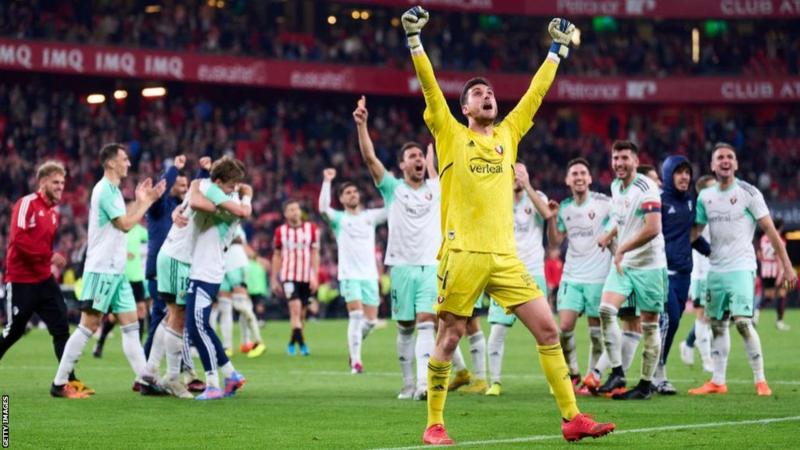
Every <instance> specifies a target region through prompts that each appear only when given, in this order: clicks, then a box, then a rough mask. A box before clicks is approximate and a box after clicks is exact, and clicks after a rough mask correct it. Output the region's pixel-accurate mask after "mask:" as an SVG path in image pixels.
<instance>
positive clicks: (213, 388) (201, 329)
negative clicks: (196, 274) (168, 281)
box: [186, 280, 245, 400]
mask: <svg viewBox="0 0 800 450" xmlns="http://www.w3.org/2000/svg"><path fill="white" fill-rule="evenodd" d="M218 290H219V285H218V284H211V283H205V282H202V281H197V280H191V281H190V286H189V291H188V295H187V297H186V310H187V317H186V319H187V320H186V327H187V329H188V330H189V332H190V333H191V337H192V341H193V342H194V344H195V346H196V347H197V352H198V353H199V354H200V359H201V360H202V361H203V368H204V369H205V371H206V385H207V387H206V390H205V391H204V392H203V394H201V395H199V396H198V397H197V400H215V399H219V398H222V397H223V396H224V397H228V396H232V395H233V394H235V393H236V391H237V390H238V389H239V388H241V387H242V386H243V385H244V383H245V379H244V377H243V376H242V375H241V374H240V373H239V372H237V371H236V369H235V368H234V367H233V364H232V363H231V362H230V360H229V359H228V357H227V355H226V354H225V349H224V347H223V346H222V342H220V340H219V338H218V337H217V334H216V333H215V332H214V329H213V328H211V325H210V323H209V315H210V314H211V303H212V299H213V298H214V297H215V296H216V295H217V291H218ZM218 369H221V371H222V374H223V376H224V377H225V385H224V390H221V389H220V385H219V375H218V373H217V370H218Z"/></svg>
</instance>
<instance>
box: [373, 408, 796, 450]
mask: <svg viewBox="0 0 800 450" xmlns="http://www.w3.org/2000/svg"><path fill="white" fill-rule="evenodd" d="M793 421H800V416H790V417H774V418H771V419H757V420H740V421H737V422H709V423H689V424H684V425H668V426H663V427H650V428H634V429H631V430H618V431H614V432H613V433H612V434H615V435H616V434H634V433H652V432H659V431H676V430H691V429H697V428H715V427H730V426H735V425H766V424H770V423H778V422H793ZM563 438H564V437H563V436H562V435H560V434H552V435H540V436H527V437H519V438H509V439H493V440H487V441H467V442H458V443H457V444H458V446H459V447H474V446H487V445H497V444H516V443H522V442H535V441H546V440H550V439H563ZM431 447H435V446H430V445H414V446H410V447H386V448H379V449H375V450H414V449H422V448H431Z"/></svg>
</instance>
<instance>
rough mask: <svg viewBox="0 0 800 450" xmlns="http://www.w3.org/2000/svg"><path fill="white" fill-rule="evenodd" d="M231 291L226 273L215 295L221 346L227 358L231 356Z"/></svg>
mask: <svg viewBox="0 0 800 450" xmlns="http://www.w3.org/2000/svg"><path fill="white" fill-rule="evenodd" d="M231 290H232V287H231V285H230V283H229V281H228V273H226V274H225V279H224V280H223V281H222V287H221V288H220V290H219V294H218V295H217V314H218V317H219V331H220V336H221V337H222V345H223V347H225V354H226V355H228V356H229V357H230V356H232V355H233V299H232V298H231Z"/></svg>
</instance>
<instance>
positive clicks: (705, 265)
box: [692, 227, 711, 280]
mask: <svg viewBox="0 0 800 450" xmlns="http://www.w3.org/2000/svg"><path fill="white" fill-rule="evenodd" d="M702 236H703V237H704V238H705V240H706V241H708V242H711V233H710V232H709V230H708V227H705V228H704V229H703V234H702ZM710 266H711V263H710V262H709V260H708V256H705V255H703V254H702V253H700V252H698V251H697V250H692V280H705V279H706V277H708V269H709V267H710Z"/></svg>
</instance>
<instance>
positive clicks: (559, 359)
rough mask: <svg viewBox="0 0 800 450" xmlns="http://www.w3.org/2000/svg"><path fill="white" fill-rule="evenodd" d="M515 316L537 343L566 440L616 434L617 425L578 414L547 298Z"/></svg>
mask: <svg viewBox="0 0 800 450" xmlns="http://www.w3.org/2000/svg"><path fill="white" fill-rule="evenodd" d="M514 313H515V314H516V315H517V317H518V318H519V320H520V321H521V322H522V323H523V324H525V326H526V328H528V330H529V331H530V332H531V334H532V335H533V336H534V338H535V339H536V343H537V349H538V351H539V363H540V364H541V366H542V370H543V372H544V373H545V377H546V378H547V383H548V384H549V386H550V389H551V390H552V392H553V396H554V397H555V398H556V403H557V404H558V408H559V410H560V413H561V417H562V424H561V431H562V434H563V436H564V438H565V439H567V440H568V441H575V440H579V439H582V438H584V437H593V438H597V437H600V436H604V435H606V434H608V433H610V432H612V431H614V428H615V425H614V424H613V423H597V422H595V421H594V420H592V419H591V418H590V417H589V416H587V415H585V414H581V413H580V411H579V410H578V406H577V402H576V400H575V393H574V391H573V386H572V383H571V382H570V381H569V377H568V373H569V370H568V369H567V365H566V362H565V360H564V354H563V351H562V350H561V345H560V343H559V338H558V326H557V325H556V323H555V320H554V319H553V316H552V314H551V311H550V305H549V304H548V303H547V301H546V300H545V298H544V296H543V295H540V296H539V297H537V298H535V299H534V300H531V301H528V302H526V303H523V304H521V305H518V306H516V307H515V310H514Z"/></svg>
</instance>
